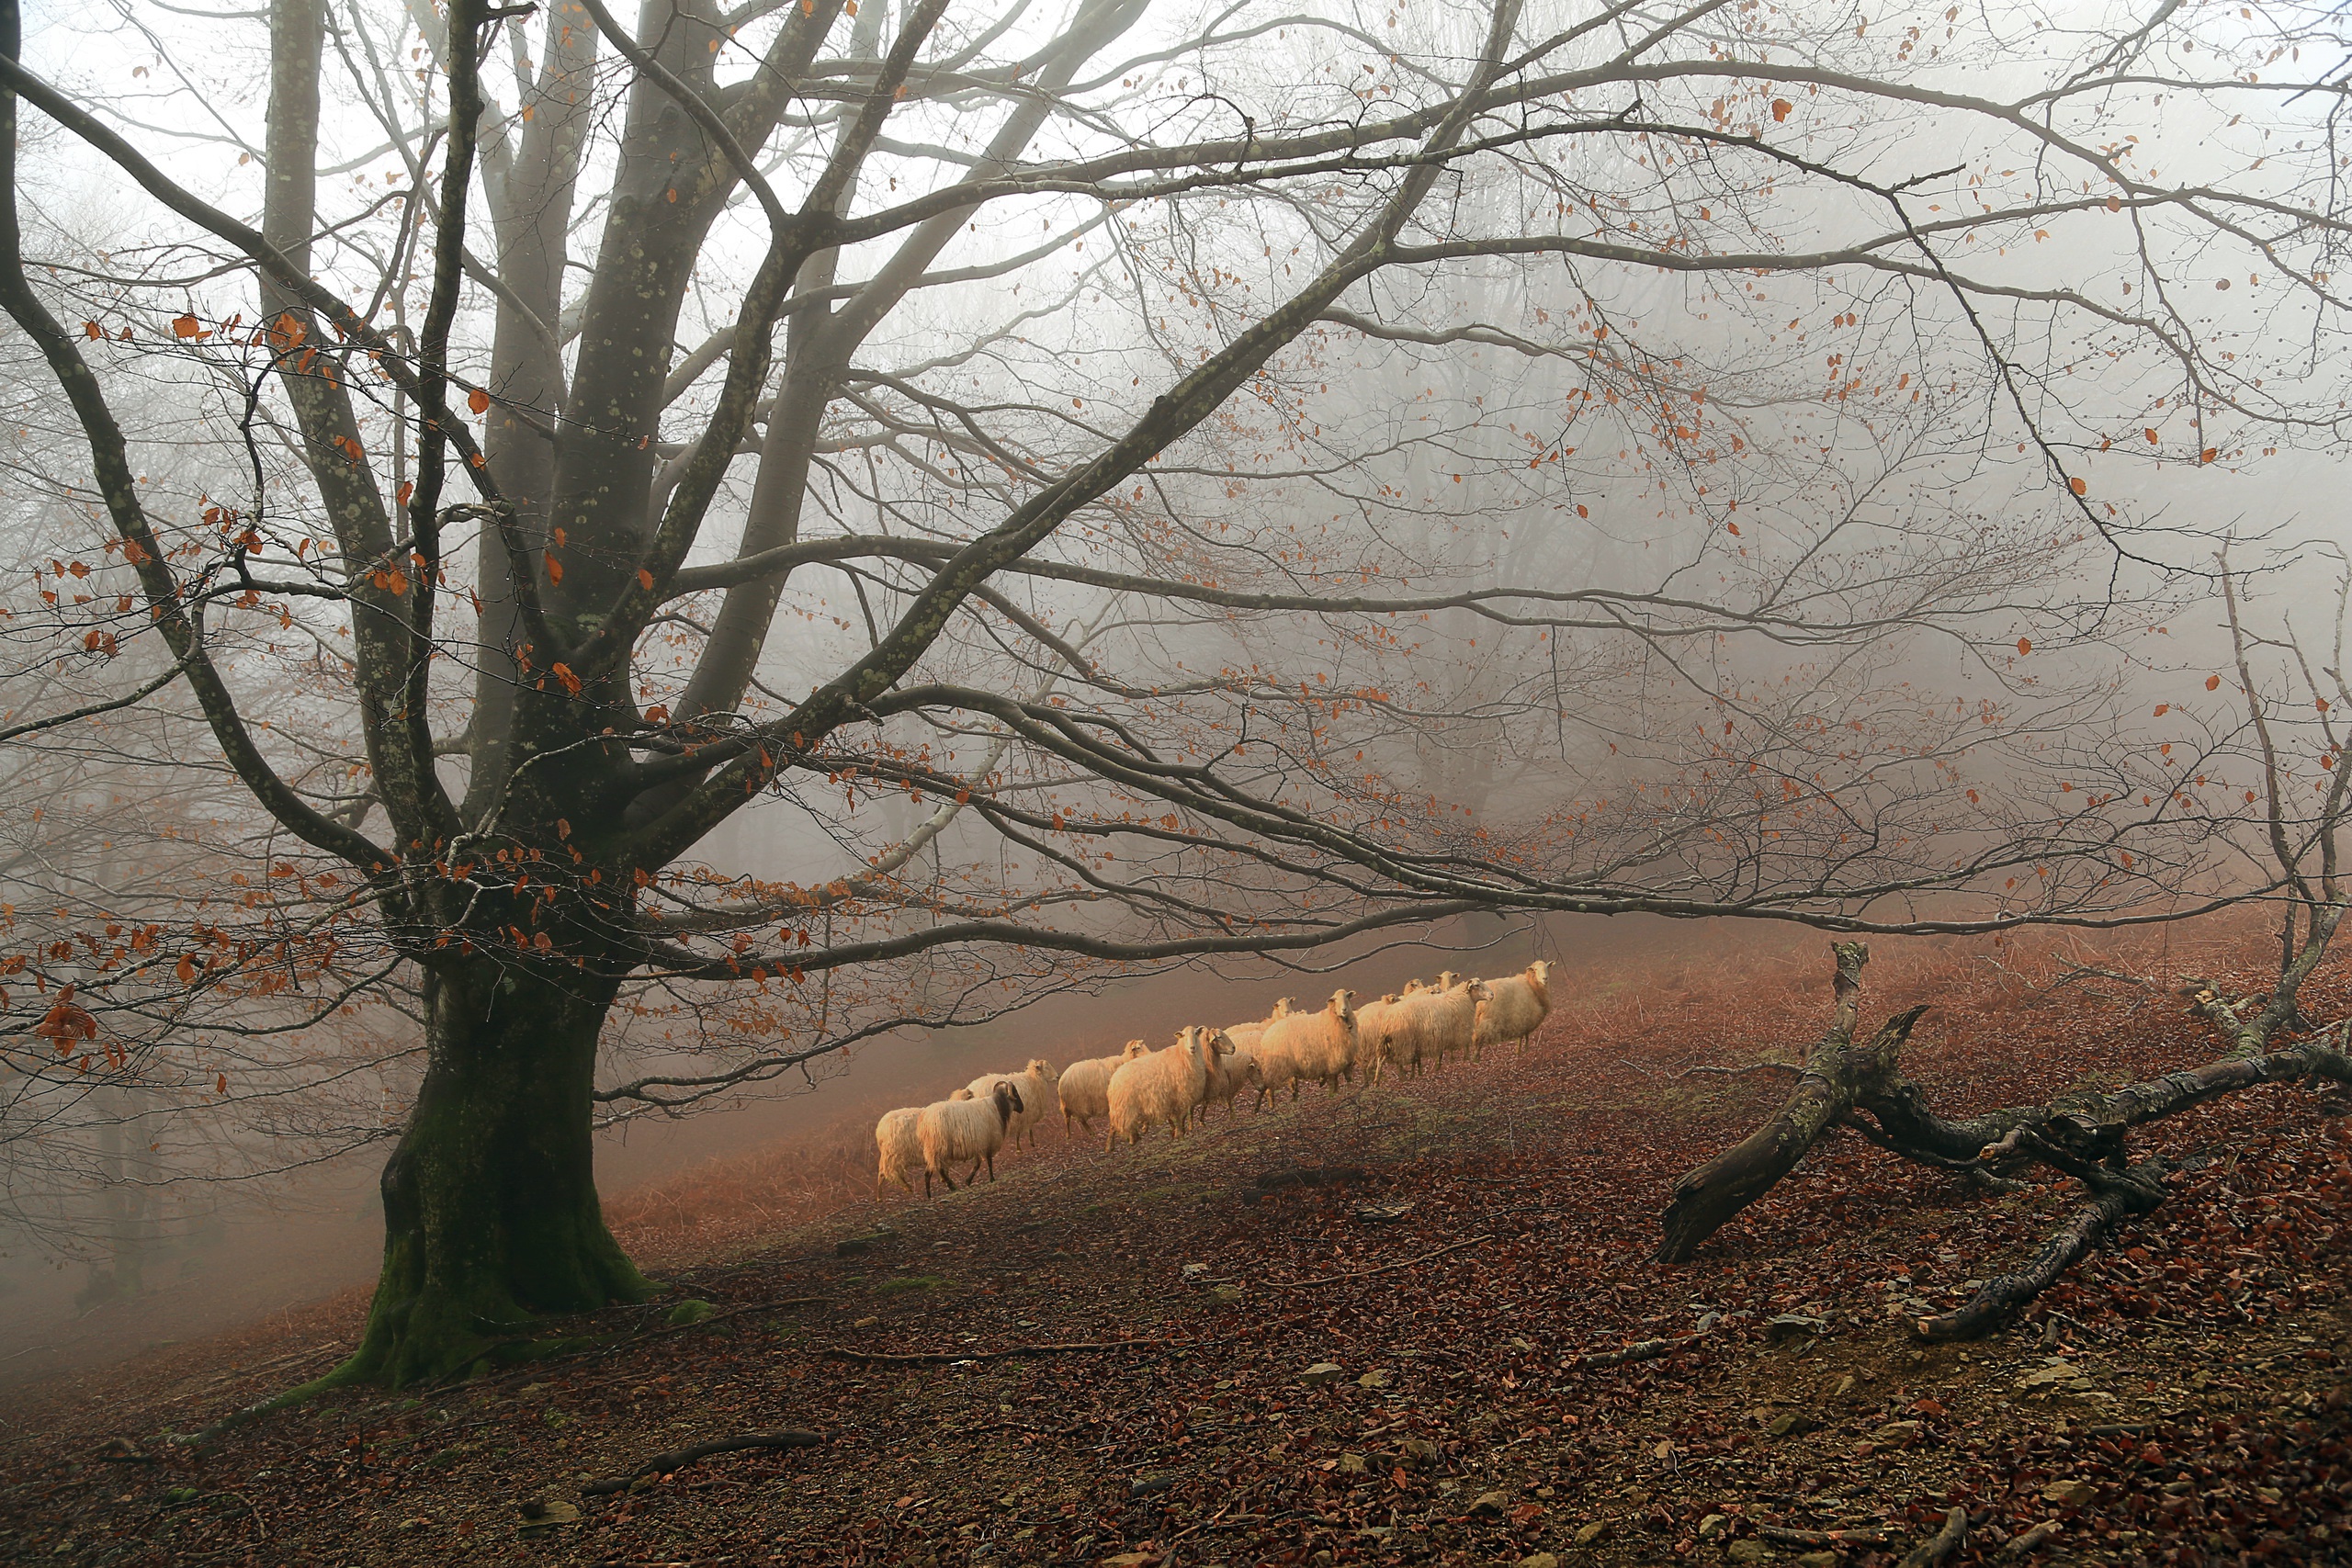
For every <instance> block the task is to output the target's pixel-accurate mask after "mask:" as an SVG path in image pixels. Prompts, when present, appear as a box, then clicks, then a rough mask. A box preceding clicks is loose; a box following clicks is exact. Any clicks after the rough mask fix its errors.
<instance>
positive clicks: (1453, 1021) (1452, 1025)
mask: <svg viewBox="0 0 2352 1568" xmlns="http://www.w3.org/2000/svg"><path fill="white" fill-rule="evenodd" d="M1438 978H1440V979H1441V980H1448V981H1450V980H1452V979H1453V971H1451V970H1448V971H1447V972H1446V973H1445V974H1443V975H1441V976H1438ZM1486 999H1487V985H1486V982H1485V981H1483V980H1471V981H1468V982H1466V983H1464V984H1463V985H1459V986H1448V987H1445V988H1442V989H1440V990H1434V991H1420V992H1417V993H1415V994H1414V995H1412V996H1410V997H1408V998H1404V1000H1403V1002H1402V1003H1401V1004H1400V1005H1402V1006H1404V1007H1406V1008H1408V1009H1409V1010H1410V1011H1409V1013H1408V1021H1407V1024H1406V1027H1407V1028H1408V1029H1409V1030H1410V1031H1411V1032H1412V1034H1413V1047H1412V1049H1413V1052H1414V1054H1415V1055H1417V1056H1418V1057H1419V1059H1420V1060H1421V1061H1423V1062H1429V1063H1435V1064H1438V1065H1440V1066H1442V1065H1443V1064H1444V1062H1445V1058H1446V1057H1447V1056H1448V1055H1453V1053H1455V1052H1460V1053H1462V1054H1463V1055H1468V1054H1469V1050H1470V1041H1471V1037H1472V1036H1473V1035H1474V1034H1475V1033H1476V1031H1477V1026H1478V1004H1479V1003H1480V1002H1482V1001H1484V1000H1486Z"/></svg>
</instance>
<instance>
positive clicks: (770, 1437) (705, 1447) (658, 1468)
mask: <svg viewBox="0 0 2352 1568" xmlns="http://www.w3.org/2000/svg"><path fill="white" fill-rule="evenodd" d="M824 1440H825V1439H824V1437H823V1436H822V1435H821V1434H820V1433H817V1432H809V1431H803V1430H800V1429H799V1428H797V1427H787V1428H786V1429H785V1430H783V1431H781V1432H745V1433H742V1434H741V1435H740V1436H737V1437H732V1438H711V1439H710V1440H709V1441H707V1442H701V1443H690V1444H688V1445H687V1446H686V1447H684V1448H683V1449H673V1450H670V1451H669V1452H668V1453H660V1454H655V1455H654V1456H653V1457H652V1458H651V1459H650V1460H647V1461H645V1462H644V1463H643V1464H640V1465H639V1466H638V1467H637V1468H636V1469H635V1470H632V1471H630V1472H628V1474H627V1475H616V1476H614V1477H613V1478H612V1479H610V1480H608V1481H592V1482H590V1483H588V1484H587V1485H585V1486H582V1488H581V1489H580V1495H582V1497H602V1496H605V1495H608V1494H611V1493H614V1492H626V1491H628V1488H629V1485H630V1483H632V1482H634V1481H636V1480H637V1478H638V1477H639V1476H640V1475H654V1474H667V1473H668V1472H671V1471H673V1470H684V1468H685V1467H686V1466H688V1465H690V1464H693V1463H694V1462H695V1461H697V1460H705V1459H708V1458H709V1457H710V1456H711V1455H713V1454H729V1453H735V1452H737V1451H739V1450H744V1449H813V1448H815V1447H816V1446H817V1445H818V1444H820V1443H821V1442H823V1441H824Z"/></svg>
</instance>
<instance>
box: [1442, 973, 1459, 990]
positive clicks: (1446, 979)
mask: <svg viewBox="0 0 2352 1568" xmlns="http://www.w3.org/2000/svg"><path fill="white" fill-rule="evenodd" d="M1460 984H1462V976H1460V975H1458V974H1456V973H1454V971H1453V970H1451V969H1441V970H1439V971H1438V972H1437V988H1438V989H1439V990H1441V991H1450V990H1452V989H1453V987H1456V986H1458V985H1460Z"/></svg>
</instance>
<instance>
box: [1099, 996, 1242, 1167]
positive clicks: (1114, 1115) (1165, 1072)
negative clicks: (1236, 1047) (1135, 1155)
mask: <svg viewBox="0 0 2352 1568" xmlns="http://www.w3.org/2000/svg"><path fill="white" fill-rule="evenodd" d="M1224 1039H1225V1037H1224V1035H1223V1033H1222V1032H1212V1031H1210V1030H1206V1029H1203V1028H1201V1027H1200V1026H1199V1025H1197V1024H1195V1025H1193V1026H1191V1027H1189V1028H1187V1029H1186V1030H1184V1032H1182V1033H1181V1034H1179V1035H1177V1036H1176V1043H1175V1044H1173V1045H1170V1046H1169V1047H1168V1048H1167V1049H1166V1050H1163V1051H1154V1052H1152V1053H1151V1054H1150V1055H1144V1056H1138V1057H1136V1059H1135V1060H1134V1061H1132V1062H1126V1063H1123V1064H1121V1065H1120V1067H1119V1070H1118V1071H1117V1072H1115V1073H1113V1074H1112V1075H1111V1092H1110V1096H1109V1099H1110V1115H1111V1131H1110V1135H1109V1136H1108V1137H1107V1138H1106V1139H1105V1140H1104V1142H1103V1151H1104V1152H1105V1153H1108V1152H1109V1151H1110V1150H1112V1149H1114V1148H1116V1147H1118V1145H1119V1140H1120V1138H1122V1137H1125V1139H1126V1140H1127V1143H1128V1144H1129V1145H1135V1144H1136V1143H1138V1142H1140V1141H1141V1140H1142V1138H1143V1135H1144V1134H1146V1133H1148V1132H1149V1131H1150V1130H1151V1129H1152V1127H1153V1126H1154V1125H1156V1124H1157V1123H1159V1122H1167V1123H1168V1132H1169V1135H1170V1136H1171V1137H1182V1136H1183V1134H1184V1129H1185V1128H1186V1127H1187V1126H1189V1125H1190V1124H1191V1123H1192V1120H1193V1107H1194V1106H1196V1105H1198V1104H1200V1102H1201V1095H1202V1091H1203V1090H1204V1089H1206V1088H1207V1087H1208V1079H1209V1066H1208V1064H1209V1058H1210V1057H1211V1055H1214V1049H1213V1047H1212V1046H1211V1044H1210V1042H1211V1041H1212V1040H1216V1041H1217V1042H1219V1043H1223V1042H1224ZM1227 1048H1228V1049H1230V1047H1229V1046H1228V1047H1227Z"/></svg>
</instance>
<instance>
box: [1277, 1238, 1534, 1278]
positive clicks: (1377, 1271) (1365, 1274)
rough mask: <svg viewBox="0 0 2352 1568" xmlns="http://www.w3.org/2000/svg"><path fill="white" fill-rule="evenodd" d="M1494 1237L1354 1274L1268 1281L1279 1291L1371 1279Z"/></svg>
mask: <svg viewBox="0 0 2352 1568" xmlns="http://www.w3.org/2000/svg"><path fill="white" fill-rule="evenodd" d="M1494 1239H1495V1238H1494V1237H1493V1236H1490V1235H1474V1236H1472V1237H1470V1239H1468V1240H1467V1241H1457V1242H1455V1243H1454V1244H1453V1246H1452V1247H1439V1248H1438V1249H1437V1250H1436V1251H1435V1252H1424V1253H1422V1254H1421V1255H1420V1256H1419V1258H1407V1259H1405V1260H1404V1261H1403V1262H1402V1263H1386V1264H1383V1265H1382V1266H1381V1267H1379V1268H1377V1269H1363V1270H1362V1271H1360V1272H1358V1273H1353V1274H1325V1275H1323V1276H1321V1277H1320V1278H1318V1279H1313V1280H1269V1281H1267V1283H1268V1284H1269V1285H1271V1286H1272V1288H1273V1289H1275V1290H1277V1291H1302V1290H1305V1289H1306V1287H1307V1286H1309V1285H1335V1284H1338V1283H1339V1282H1340V1280H1369V1279H1371V1278H1372V1277H1373V1276H1374V1274H1393V1273H1395V1272H1396V1271H1397V1269H1410V1268H1412V1267H1413V1266H1414V1265H1415V1264H1417V1263H1427V1262H1428V1261H1430V1259H1431V1258H1443V1257H1444V1256H1445V1255H1446V1254H1447V1253H1449V1252H1459V1251H1461V1250H1462V1249H1463V1248H1464V1247H1476V1246H1477V1245H1478V1244H1479V1243H1480V1242H1482V1241H1492V1240H1494Z"/></svg>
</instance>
